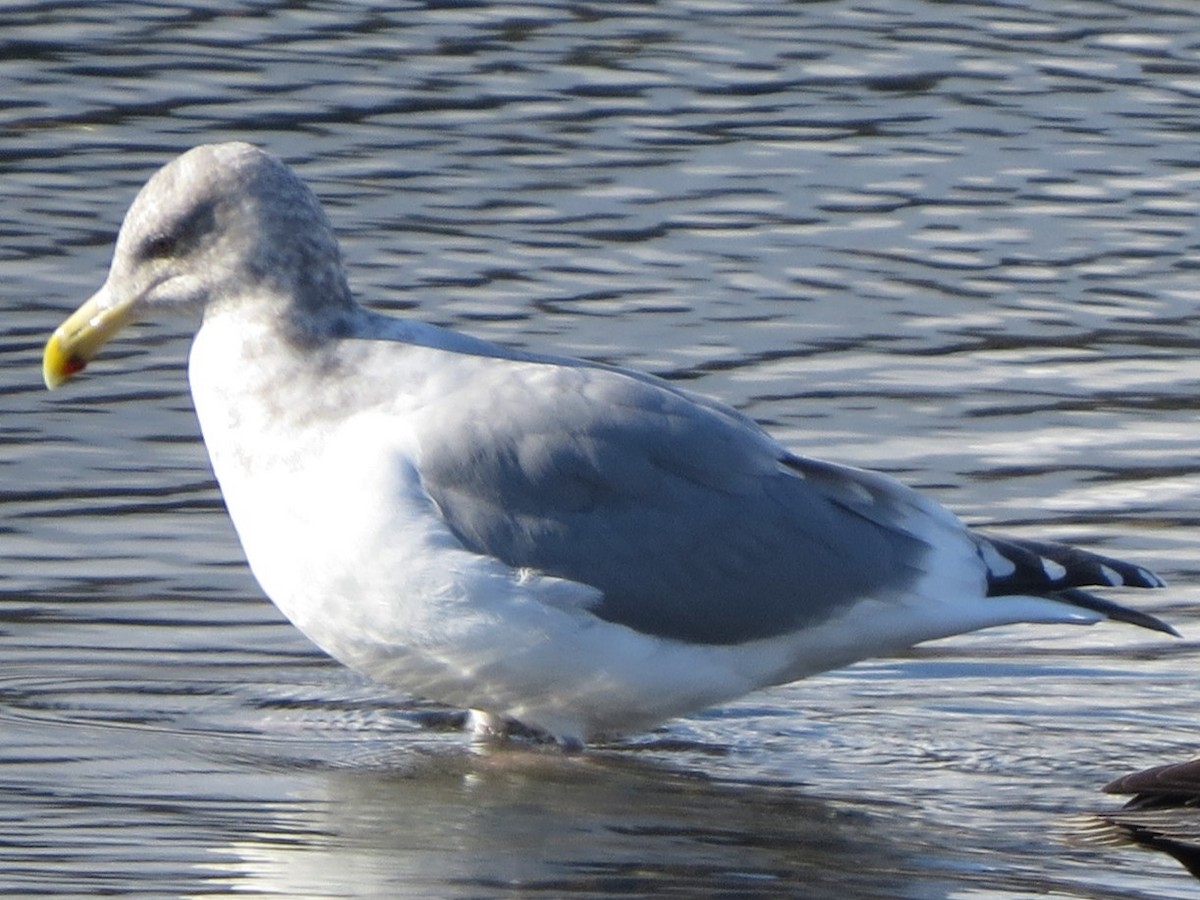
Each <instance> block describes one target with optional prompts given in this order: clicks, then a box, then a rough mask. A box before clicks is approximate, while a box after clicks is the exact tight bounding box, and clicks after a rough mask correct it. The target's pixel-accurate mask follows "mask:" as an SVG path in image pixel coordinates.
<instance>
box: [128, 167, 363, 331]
mask: <svg viewBox="0 0 1200 900" xmlns="http://www.w3.org/2000/svg"><path fill="white" fill-rule="evenodd" d="M108 287H109V289H110V292H112V293H116V294H120V295H121V296H122V297H123V298H126V299H133V300H134V303H135V305H136V306H137V307H140V308H141V309H140V310H139V311H144V309H145V307H147V306H149V305H151V304H154V305H171V306H179V307H191V308H203V307H205V306H207V305H208V304H209V303H210V302H214V301H215V302H245V301H247V300H251V299H252V298H253V297H254V296H255V295H264V296H273V297H275V298H284V297H286V298H289V299H291V300H292V301H294V302H296V303H298V304H300V305H302V306H305V307H308V308H309V309H317V308H320V307H323V306H325V305H327V304H332V305H335V306H338V305H343V304H345V303H348V301H349V292H348V290H347V288H346V283H345V277H344V275H343V273H342V267H341V260H340V256H339V253H338V247H337V241H336V239H335V238H334V235H333V231H332V229H331V228H330V226H329V221H328V219H326V218H325V214H324V213H323V212H322V210H321V207H320V205H319V204H318V202H317V199H316V197H314V196H313V194H312V191H310V190H309V189H308V188H307V187H306V186H305V184H304V183H303V182H302V181H301V180H300V179H299V178H297V177H296V175H295V173H293V172H292V171H291V169H289V168H288V167H287V166H285V165H284V164H283V163H282V162H280V161H279V160H278V159H276V158H275V157H273V156H271V155H270V154H268V153H265V152H264V151H262V150H259V149H258V148H257V147H254V146H252V145H250V144H244V143H229V144H208V145H205V146H201V147H196V148H195V149H194V150H189V151H188V152H187V153H185V154H183V155H182V156H180V157H178V158H176V159H175V160H173V161H171V162H170V163H168V164H167V165H166V166H164V167H163V168H162V169H160V170H159V171H158V172H157V173H156V174H155V175H154V177H152V178H151V179H150V180H149V181H148V182H147V183H146V186H145V187H143V188H142V190H141V191H140V192H139V193H138V195H137V198H136V199H135V200H134V201H133V205H132V206H131V207H130V209H129V212H128V214H127V215H126V216H125V222H124V224H123V225H122V226H121V232H120V235H119V236H118V238H117V246H116V252H115V254H114V256H113V266H112V271H111V273H110V276H109V285H108ZM134 298H136V299H134Z"/></svg>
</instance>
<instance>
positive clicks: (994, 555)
mask: <svg viewBox="0 0 1200 900" xmlns="http://www.w3.org/2000/svg"><path fill="white" fill-rule="evenodd" d="M979 555H980V556H982V557H983V564H984V565H985V566H987V569H988V571H989V572H990V573H991V574H992V575H993V576H994V577H995V578H1007V577H1008V576H1009V575H1011V574H1012V573H1013V572H1015V571H1017V564H1016V563H1015V562H1013V561H1012V560H1011V559H1009V558H1008V557H1007V556H1004V555H1003V554H1002V553H1001V552H1000V551H999V550H997V549H996V548H995V547H994V546H992V545H991V544H988V543H982V544H980V545H979Z"/></svg>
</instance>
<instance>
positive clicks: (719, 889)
mask: <svg viewBox="0 0 1200 900" xmlns="http://www.w3.org/2000/svg"><path fill="white" fill-rule="evenodd" d="M1041 6H1042V5H1041V4H1030V5H1028V6H1022V5H1018V4H1007V5H1003V6H999V5H996V6H993V5H982V4H981V5H972V4H932V3H919V2H899V3H893V4H886V5H881V4H860V3H853V2H824V3H821V2H818V3H783V2H765V3H758V2H745V3H741V2H735V0H731V2H714V3H707V2H706V3H699V2H696V3H685V2H670V3H668V2H663V3H654V4H644V3H605V4H593V5H586V4H574V5H570V6H565V5H557V4H549V3H536V2H531V3H521V4H508V5H505V4H482V3H481V4H446V5H438V4H429V5H422V4H396V3H371V2H365V0H364V2H356V3H345V4H343V3H310V4H304V5H301V6H297V5H295V4H287V3H282V2H270V0H268V2H257V3H242V4H234V3H208V4H203V5H197V6H195V7H191V6H188V5H183V4H181V5H176V6H163V5H158V4H156V5H148V4H139V3H132V2H131V3H120V2H114V3H108V4H93V3H85V2H82V0H62V2H51V0H40V2H37V0H35V2H29V3H21V4H8V5H6V6H5V7H4V8H3V9H2V10H0V86H2V87H3V91H2V93H0V96H3V97H4V100H5V102H4V104H3V106H2V107H0V197H3V200H4V203H3V204H2V205H0V235H2V239H0V266H2V267H3V272H4V276H5V278H4V298H5V299H4V306H5V309H6V313H5V325H4V327H3V328H2V329H0V403H2V404H3V406H2V407H0V408H2V409H3V411H4V416H3V419H0V503H2V504H3V509H4V513H5V515H4V524H3V526H0V527H2V529H3V531H2V538H0V541H2V543H0V547H2V548H3V550H2V551H0V872H3V873H4V874H3V876H2V877H0V890H2V891H4V892H7V893H8V894H9V895H22V896H23V895H32V894H38V893H54V894H59V895H65V894H72V893H75V894H84V893H96V892H100V891H109V892H122V893H128V894H135V895H136V894H143V895H150V896H161V895H187V896H209V895H221V894H228V893H235V892H236V893H238V894H239V895H248V896H254V895H256V894H276V895H279V894H282V895H286V896H306V897H350V896H421V897H426V896H444V897H459V896H461V897H479V896H533V895H545V896H595V897H601V896H614V895H621V894H639V895H645V894H649V893H659V894H663V895H667V896H670V895H678V896H689V897H694V896H734V895H737V896H755V895H759V896H780V895H788V894H793V895H803V896H813V897H820V896H838V897H845V896H856V897H859V896H861V897H914V898H927V897H976V896H987V897H1023V896H1034V895H1036V896H1047V895H1049V896H1060V897H1081V898H1082V897H1086V898H1096V897H1099V898H1163V897H1185V896H1191V895H1193V894H1194V890H1195V883H1194V882H1193V881H1192V880H1191V879H1190V878H1189V877H1188V876H1187V875H1186V874H1185V873H1184V872H1183V870H1182V869H1180V868H1178V867H1177V866H1176V865H1175V864H1174V863H1173V862H1171V861H1170V860H1167V859H1165V858H1161V859H1160V858H1158V857H1155V856H1151V855H1149V854H1147V853H1143V852H1139V851H1132V850H1124V851H1113V850H1100V849H1096V848H1091V847H1081V846H1077V845H1075V844H1074V843H1073V842H1072V841H1071V840H1070V837H1071V834H1072V828H1071V825H1070V823H1069V821H1068V820H1069V817H1070V816H1071V815H1073V814H1076V813H1078V812H1079V811H1082V810H1088V809H1094V808H1104V807H1111V806H1115V805H1116V801H1115V800H1113V799H1111V798H1106V797H1102V796H1100V795H1099V794H1098V793H1097V791H1098V788H1099V787H1100V786H1101V785H1103V784H1104V783H1105V782H1107V781H1108V780H1110V779H1111V778H1113V777H1115V776H1117V775H1119V774H1122V773H1124V772H1126V771H1128V770H1132V769H1135V768H1139V767H1143V766H1148V765H1152V764H1155V763H1159V762H1166V761H1174V760H1179V759H1183V758H1188V757H1189V756H1191V755H1193V754H1194V753H1195V752H1196V751H1197V745H1198V742H1197V740H1196V720H1197V703H1196V700H1195V698H1196V697H1197V696H1200V691H1198V688H1200V681H1198V678H1197V675H1196V673H1197V671H1198V669H1197V654H1196V643H1195V636H1196V635H1198V634H1200V610H1198V609H1197V607H1196V605H1195V602H1194V590H1193V585H1194V583H1195V580H1196V576H1197V566H1196V564H1195V547H1196V546H1197V543H1198V538H1200V524H1198V518H1197V513H1196V510H1197V508H1198V501H1200V476H1198V472H1197V463H1196V454H1195V449H1196V447H1197V444H1198V441H1197V438H1198V437H1200V428H1197V417H1196V407H1197V401H1196V396H1197V392H1198V391H1197V389H1198V387H1200V363H1198V362H1197V360H1198V359H1200V355H1198V353H1197V351H1198V350H1200V307H1198V305H1197V296H1198V293H1200V292H1198V290H1197V288H1196V285H1195V270H1196V267H1197V241H1196V238H1195V234H1196V219H1197V205H1198V202H1200V166H1198V165H1197V153H1196V141H1195V136H1196V134H1197V133H1200V51H1198V47H1200V13H1197V12H1195V11H1194V4H1191V3H1167V2H1161V3H1152V4H1149V5H1147V4H1125V3H1117V2H1112V3H1108V2H1105V3H1100V2H1097V3H1084V2H1079V3H1073V2H1067V3H1061V4H1054V5H1053V7H1052V9H1050V10H1049V11H1047V10H1045V9H1041V8H1040V7H1041ZM235 138H236V139H246V140H252V141H255V142H257V143H259V144H262V145H264V146H266V147H267V148H269V149H271V150H272V151H274V152H276V153H278V154H279V155H281V156H283V157H285V158H286V159H288V160H289V162H291V163H293V164H294V165H295V166H296V167H297V169H298V170H299V171H300V173H301V174H302V176H303V177H304V178H305V179H306V180H307V181H308V182H309V183H310V184H311V185H312V186H313V187H314V189H315V190H316V191H317V193H318V195H319V196H320V197H321V198H322V200H323V201H324V202H325V204H326V206H327V209H328V211H329V212H330V215H331V217H332V219H333V220H334V223H335V226H336V228H337V230H338V232H339V234H340V236H341V238H342V240H343V244H344V249H345V253H346V257H347V261H348V263H349V265H350V266H351V271H352V283H353V286H354V288H355V289H356V291H357V292H358V294H359V296H360V297H361V298H362V299H363V300H364V301H365V302H367V303H369V304H371V305H373V306H376V307H377V308H382V309H387V310H391V311H393V312H396V313H398V314H405V315H414V316H420V317H422V318H425V319H427V320H430V321H435V322H438V323H441V324H447V325H451V326H453V327H456V328H460V329H463V330H466V331H469V332H471V333H473V334H477V335H480V336H484V337H488V338H491V339H494V340H499V341H503V342H506V343H510V344H514V345H519V346H524V347H529V348H534V349H540V350H555V351H559V352H567V353H572V354H579V355H585V356H589V357H593V358H598V359H604V360H608V361H612V362H617V363H621V364H625V365H631V366H635V367H638V368H643V369H648V370H650V371H653V372H656V373H658V374H660V375H664V376H666V377H669V378H672V379H678V380H680V381H685V382H687V383H688V386H689V387H692V388H694V389H697V390H701V391H704V392H707V393H711V394H715V395H717V396H720V397H722V398H723V399H725V400H727V401H729V402H731V403H733V404H735V405H737V406H738V407H739V408H741V409H743V410H745V411H746V412H748V413H749V414H751V415H753V416H755V417H756V418H758V419H760V420H761V421H763V422H764V423H766V424H767V425H768V427H769V428H770V429H771V430H772V431H773V432H774V433H775V434H777V435H778V436H779V437H781V438H782V439H783V440H785V441H786V442H787V443H788V444H790V445H791V446H793V447H795V448H796V449H797V450H800V451H801V452H805V453H808V454H811V455H816V456H824V457H829V458H833V459H838V460H841V461H845V462H850V463H854V464H861V465H867V466H871V467H874V468H880V469H883V470H885V471H888V472H891V473H893V474H895V475H897V476H898V477H901V478H902V479H903V480H905V481H906V482H908V483H909V484H912V485H914V486H917V487H920V488H922V489H924V490H926V491H928V492H930V493H931V494H932V495H933V496H935V497H936V498H938V499H939V500H941V501H942V502H944V503H945V504H947V505H949V506H950V507H951V508H953V509H954V510H955V511H957V512H958V513H960V514H961V515H962V516H964V517H965V518H966V519H967V520H968V521H970V522H972V523H973V524H981V525H987V526H990V527H994V528H996V529H998V530H999V529H1005V530H1008V531H1011V532H1013V533H1015V534H1018V535H1023V536H1044V537H1048V538H1058V539H1064V540H1071V541H1076V542H1080V543H1082V544H1084V545H1086V546H1089V547H1093V548H1097V549H1106V550H1109V551H1111V552H1114V553H1119V554H1120V555H1123V556H1125V557H1128V558H1130V559H1133V560H1136V561H1137V562H1139V563H1142V564H1145V565H1148V566H1151V567H1154V568H1156V569H1157V570H1158V571H1159V572H1161V573H1162V574H1163V575H1164V576H1165V577H1167V578H1168V580H1169V581H1170V582H1171V583H1172V587H1171V588H1169V589H1167V590H1165V591H1162V592H1157V593H1154V594H1146V595H1140V596H1137V597H1133V598H1129V599H1130V602H1134V603H1138V604H1139V605H1140V606H1142V607H1143V608H1146V609H1148V610H1150V611H1152V612H1155V613H1156V614H1159V615H1162V616H1165V617H1166V618H1168V619H1169V620H1170V621H1172V622H1173V623H1174V624H1175V625H1176V626H1177V627H1179V629H1180V630H1181V631H1182V632H1183V633H1184V634H1185V636H1186V639H1185V640H1182V641H1170V640H1167V639H1164V638H1162V637H1161V636H1159V635H1154V634H1151V633H1149V632H1141V631H1138V630H1135V629H1131V628H1128V627H1121V626H1098V627H1095V628H1090V629H1078V628H1069V627H1066V626H1055V627H1041V628H1034V627H1019V628H1007V629H1001V630H997V631H993V632H990V633H987V634H982V635H971V636H966V637H962V638H957V639H954V640H950V641H944V642H940V643H938V644H934V645H931V646H927V647H924V648H920V649H918V650H916V651H914V652H912V653H911V654H909V655H907V656H905V657H904V658H902V659H897V660H883V661H875V662H868V663H863V664H860V665H858V666H855V667H852V668H850V669H847V670H845V671H842V672H837V673H831V674H829V675H826V676H822V677H820V678H814V679H811V680H809V681H807V682H804V683H800V684H797V685H792V686H788V687H784V688H779V689H776V690H773V691H769V692H765V693H762V694H759V695H755V696H752V697H750V698H746V699H745V700H743V701H741V702H738V703H734V704H729V705H727V706H724V707H721V708H718V709H714V710H710V711H708V712H705V713H703V714H700V715H697V716H694V717H692V718H689V719H686V720H679V721H675V722H672V723H669V724H668V725H666V726H665V727H663V728H662V729H660V730H658V731H656V732H654V733H652V734H648V735H639V736H635V737H633V738H631V739H630V740H629V741H627V742H625V743H624V744H623V745H621V746H619V747H611V748H601V749H599V750H596V751H594V752H590V753H588V754H586V755H583V756H578V757H563V756H559V755H556V754H547V753H537V752H531V751H492V752H477V751H475V750H472V749H471V748H470V747H469V746H468V744H467V742H466V741H465V740H464V738H463V736H462V735H461V733H459V732H457V731H456V730H454V728H453V727H452V723H448V722H446V721H445V717H444V716H442V715H441V714H440V713H438V711H436V710H434V709H431V708H429V707H427V706H425V705H423V704H420V703H416V702H414V701H412V700H411V699H410V698H406V697H403V696H398V695H396V694H394V693H390V692H388V691H386V690H383V689H381V688H378V687H376V686H373V685H370V684H367V683H365V682H364V681H362V680H361V679H359V678H358V677H357V676H355V675H353V674H352V673H349V672H347V671H345V670H343V669H341V668H340V667H338V666H337V665H335V664H333V663H332V662H330V661H328V660H327V659H326V658H325V657H324V656H322V655H321V654H320V653H319V652H318V651H316V650H315V649H314V648H312V647H311V646H310V645H309V644H307V642H306V641H305V640H304V639H303V638H302V637H301V636H300V635H299V634H298V633H297V632H296V631H295V630H294V629H292V628H291V627H290V626H289V625H288V624H287V623H286V622H284V621H283V620H282V619H281V618H280V616H279V615H278V614H277V613H276V612H275V611H274V609H273V607H271V606H270V605H269V604H268V603H267V602H266V601H265V600H264V599H263V598H262V596H261V594H260V592H259V591H258V589H257V587H256V586H255V584H254V582H253V580H252V579H251V577H250V576H249V574H248V572H247V570H246V568H245V566H244V563H243V560H242V555H241V551H240V549H239V547H238V545H237V542H236V538H235V536H234V534H233V531H232V528H231V526H230V525H229V523H228V520H227V518H226V516H225V514H224V509H223V506H222V503H221V499H220V495H219V493H218V491H217V489H216V486H215V484H214V482H213V480H212V477H211V473H210V471H209V469H208V466H207V461H206V456H205V453H204V449H203V446H202V444H201V443H200V442H199V435H198V431H197V427H196V424H195V420H194V417H193V414H192V411H191V403H190V399H189V397H188V394H187V387H186V381H185V378H184V374H183V361H184V358H185V355H186V348H187V341H188V336H189V335H190V333H191V328H192V323H189V322H185V321H182V320H180V321H171V320H164V321H161V322H154V323H147V324H144V325H141V326H138V327H137V328H135V329H133V330H132V331H131V333H130V334H128V335H127V336H126V337H124V338H123V339H122V340H120V341H118V342H116V343H114V344H113V345H111V346H110V348H108V350H107V351H106V353H105V355H104V357H103V358H102V359H100V360H98V361H97V362H96V363H95V364H94V365H93V367H92V369H91V370H90V371H89V374H88V376H87V377H85V378H83V379H81V380H79V381H78V382H75V383H72V384H71V385H70V386H69V387H68V388H67V389H64V390H63V391H62V392H60V393H57V394H55V395H54V396H50V395H49V394H47V393H46V392H45V391H43V390H42V389H41V386H40V378H39V366H40V359H39V357H40V349H41V344H42V342H43V340H44V338H45V336H46V335H47V334H48V332H49V330H50V329H51V328H53V326H54V325H56V324H57V323H58V321H59V320H60V319H61V317H62V316H63V315H64V314H65V313H66V312H67V311H68V310H70V309H72V308H74V306H75V305H77V304H78V302H80V301H81V300H82V299H83V298H84V297H86V296H87V294H88V293H90V291H91V290H93V289H94V288H95V287H96V286H97V285H98V284H99V283H100V281H101V280H102V278H103V273H104V270H105V267H106V266H107V262H108V256H109V253H110V250H111V242H112V238H113V236H114V234H115V230H116V227H117V226H118V224H119V222H120V218H121V215H122V214H123V212H124V209H125V208H126V206H127V205H128V203H129V201H130V200H131V198H132V195H133V193H134V192H135V191H136V189H137V187H138V186H140V185H141V183H142V182H144V180H145V179H146V178H147V177H148V176H149V175H150V174H151V172H152V171H153V170H154V169H155V168H157V167H158V166H159V165H161V164H162V163H163V162H165V161H166V160H167V159H169V158H170V157H171V156H173V155H174V154H176V153H177V152H179V151H181V150H183V149H186V148H187V147H189V146H192V145H194V144H197V143H202V142H207V141H216V140H227V139H235Z"/></svg>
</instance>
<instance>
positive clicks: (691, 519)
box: [419, 361, 982, 644]
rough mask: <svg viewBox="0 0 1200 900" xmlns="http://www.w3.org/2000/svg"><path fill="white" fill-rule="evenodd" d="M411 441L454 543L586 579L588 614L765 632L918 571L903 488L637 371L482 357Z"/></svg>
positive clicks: (676, 634) (656, 624)
mask: <svg viewBox="0 0 1200 900" xmlns="http://www.w3.org/2000/svg"><path fill="white" fill-rule="evenodd" d="M419 440H420V444H421V477H422V480H423V482H424V485H425V489H426V490H427V491H428V493H429V495H430V496H431V497H432V499H433V500H434V502H435V503H436V504H437V505H438V507H439V508H440V510H441V512H442V514H443V515H444V517H445V520H446V522H447V524H448V525H449V527H450V529H451V530H452V531H453V533H454V534H455V535H456V536H457V537H458V539H459V540H460V541H462V543H463V544H464V545H465V546H466V547H467V548H469V549H471V550H472V551H474V552H478V553H482V554H488V555H490V556H493V557H496V558H498V559H500V560H502V561H503V562H505V563H506V564H507V565H510V566H514V567H528V568H531V569H535V570H538V571H540V572H543V573H546V574H550V575H554V576H558V577H561V578H567V579H570V580H573V581H577V582H581V583H584V584H587V585H591V586H593V587H595V588H597V589H599V591H601V592H602V594H603V598H602V600H601V601H600V602H599V603H598V604H597V605H596V606H595V607H593V608H592V611H593V612H594V613H595V614H596V615H597V616H599V617H601V618H603V619H606V620H609V621H612V622H616V623H620V624H623V625H627V626H629V627H631V628H634V629H637V630H638V631H641V632H645V633H649V634H654V635H658V636H662V637H669V638H675V639H683V640H687V641H692V642H700V643H711V644H728V643H737V642H742V641H746V640H751V639H755V638H764V637H770V636H773V635H778V634H782V633H785V632H788V631H791V630H794V629H796V628H799V627H802V626H804V625H807V624H810V623H813V622H816V621H819V620H821V619H824V618H826V617H827V616H829V615H830V614H831V612H833V611H834V610H836V609H837V608H838V607H839V606H841V605H843V604H846V603H849V602H852V601H854V600H856V599H858V598H861V597H863V596H867V595H871V594H873V593H874V594H876V595H878V594H879V593H880V592H882V591H887V592H889V593H890V592H892V591H894V590H897V589H900V590H903V588H904V587H905V586H906V585H907V584H909V583H910V582H911V581H912V580H914V579H916V578H917V577H919V575H921V574H922V572H921V568H920V563H921V560H922V559H923V558H924V556H925V553H926V550H927V547H926V545H925V544H924V543H923V542H922V541H921V540H920V539H919V538H918V537H917V536H915V535H914V534H913V533H912V532H910V531H909V530H906V528H905V527H904V522H905V521H906V519H911V517H913V516H917V517H918V518H920V517H925V518H928V516H929V513H928V507H927V506H925V505H924V504H923V503H922V502H921V501H919V500H918V499H917V498H916V495H914V494H912V492H910V491H908V490H907V489H906V488H903V487H902V486H900V485H898V484H896V483H894V482H892V481H891V480H890V479H886V478H883V477H882V476H875V475H872V474H870V473H866V472H857V471H856V470H847V469H842V468H840V467H835V466H832V465H829V464H824V463H818V462H814V461H810V460H804V459H801V458H798V457H795V456H792V455H790V454H788V453H787V452H786V451H785V450H784V449H783V448H782V447H780V446H779V445H778V444H776V443H775V442H774V441H772V440H771V439H770V438H769V437H768V436H767V435H766V434H765V433H763V432H762V431H761V430H760V429H759V428H758V427H757V426H756V425H754V424H753V423H752V422H750V421H749V420H748V419H746V418H745V417H743V416H741V415H740V414H738V413H736V412H734V411H733V410H730V409H728V408H726V407H723V406H720V405H719V404H716V403H714V402H713V401H709V400H707V399H700V398H693V397H691V396H690V395H687V394H686V393H684V392H682V391H679V390H677V389H675V388H673V387H671V386H670V385H667V384H665V383H658V382H655V381H653V380H651V379H649V378H646V377H645V376H640V375H626V374H624V373H622V372H620V371H617V370H612V369H606V368H596V367H591V366H586V365H584V366H577V367H568V366H557V365H546V364H535V363H527V362H526V363H522V362H515V361H505V362H499V363H498V362H496V361H492V364H491V365H490V366H488V367H487V368H486V369H481V374H480V375H479V377H478V378H477V379H476V381H475V382H474V383H472V384H469V385H468V386H467V387H466V388H463V389H460V390H457V391H455V392H453V395H452V396H449V397H447V398H445V403H444V404H442V405H440V406H439V409H438V412H437V414H436V417H431V418H430V419H429V423H428V424H426V425H425V426H424V427H423V428H422V429H421V430H420V432H419ZM947 515H948V514H947ZM968 552H969V551H968ZM981 568H982V567H981Z"/></svg>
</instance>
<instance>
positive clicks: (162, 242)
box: [141, 234, 179, 259]
mask: <svg viewBox="0 0 1200 900" xmlns="http://www.w3.org/2000/svg"><path fill="white" fill-rule="evenodd" d="M178 243H179V241H178V240H177V239H176V238H175V236H174V235H171V234H159V235H155V236H154V237H152V238H151V239H150V240H148V241H146V242H145V243H144V244H142V252H141V257H142V259H165V258H166V257H168V256H173V255H174V254H175V248H176V246H177V245H178Z"/></svg>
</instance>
